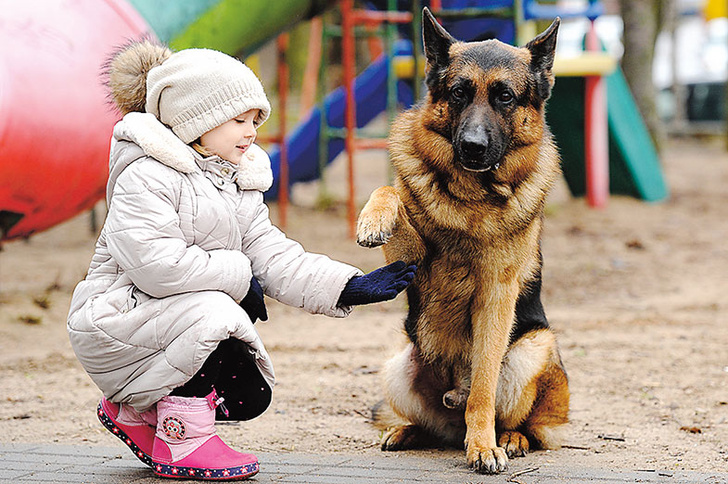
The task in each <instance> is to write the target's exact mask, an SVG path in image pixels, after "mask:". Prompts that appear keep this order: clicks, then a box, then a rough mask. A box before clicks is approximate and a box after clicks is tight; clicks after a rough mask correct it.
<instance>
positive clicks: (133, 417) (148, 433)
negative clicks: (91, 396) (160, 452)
mask: <svg viewBox="0 0 728 484" xmlns="http://www.w3.org/2000/svg"><path fill="white" fill-rule="evenodd" d="M96 415H97V416H98V417H99V420H100V421H101V423H102V424H103V425H104V427H106V429H107V430H108V431H109V432H111V433H112V434H114V435H116V436H117V437H119V438H120V439H121V441H122V442H124V443H125V444H126V445H127V447H129V448H130V449H131V451H132V452H134V455H135V456H137V458H138V459H139V460H140V461H142V462H144V463H145V464H146V465H148V466H151V465H152V448H153V446H154V432H155V429H156V425H157V411H156V408H155V407H152V408H151V409H149V410H147V411H144V412H137V411H136V410H134V409H133V408H132V407H131V406H129V405H126V404H123V403H112V402H110V401H108V400H107V399H106V398H102V399H101V401H100V402H99V407H98V409H97V413H96Z"/></svg>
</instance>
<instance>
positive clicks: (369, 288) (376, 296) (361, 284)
mask: <svg viewBox="0 0 728 484" xmlns="http://www.w3.org/2000/svg"><path fill="white" fill-rule="evenodd" d="M415 271H417V266H414V265H411V266H408V265H407V264H405V263H404V262H403V261H401V260H400V261H397V262H393V263H391V264H389V265H387V266H384V267H380V268H379V269H377V270H375V271H372V272H370V273H369V274H365V275H363V276H355V277H353V278H351V279H350V280H349V282H347V283H346V286H345V287H344V290H343V291H342V292H341V295H340V296H339V302H338V305H339V306H355V305H359V304H370V303H376V302H381V301H388V300H390V299H394V298H395V297H397V294H399V293H400V292H402V291H403V290H404V289H405V288H406V287H407V286H408V285H409V283H410V282H412V280H413V279H414V278H415Z"/></svg>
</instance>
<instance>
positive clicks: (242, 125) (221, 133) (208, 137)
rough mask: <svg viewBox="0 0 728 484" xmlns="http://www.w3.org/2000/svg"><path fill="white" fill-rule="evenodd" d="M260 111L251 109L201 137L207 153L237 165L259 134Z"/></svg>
mask: <svg viewBox="0 0 728 484" xmlns="http://www.w3.org/2000/svg"><path fill="white" fill-rule="evenodd" d="M259 111H260V110H259V109H251V110H250V111H246V112H244V113H243V114H241V115H240V116H237V117H235V118H233V119H231V120H229V121H226V122H224V123H222V124H221V125H220V126H218V127H217V128H213V129H211V130H210V131H208V132H207V133H205V134H203V135H202V136H200V144H201V145H202V147H203V148H205V149H206V150H207V151H209V152H211V153H214V154H216V155H217V156H219V157H220V158H222V159H223V160H227V161H229V162H230V163H233V164H235V165H237V164H238V163H240V160H241V159H242V156H243V153H245V152H246V151H248V148H250V145H252V144H253V142H254V141H255V137H256V136H257V134H258V132H257V129H258V122H257V119H258V115H259Z"/></svg>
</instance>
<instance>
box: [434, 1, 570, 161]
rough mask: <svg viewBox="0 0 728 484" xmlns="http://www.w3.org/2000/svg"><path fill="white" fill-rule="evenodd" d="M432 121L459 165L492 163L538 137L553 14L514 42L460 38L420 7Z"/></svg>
mask: <svg viewBox="0 0 728 484" xmlns="http://www.w3.org/2000/svg"><path fill="white" fill-rule="evenodd" d="M423 14H424V15H423V39H424V46H425V54H426V57H427V67H428V69H427V76H426V82H427V87H428V89H429V96H430V97H429V102H430V103H432V104H433V105H434V109H433V112H435V113H437V115H436V116H434V117H433V118H432V119H431V120H430V123H429V124H430V128H431V129H433V130H435V131H437V132H438V133H440V134H441V135H442V136H444V137H446V138H447V139H448V140H450V142H451V143H452V145H453V150H454V153H455V161H456V163H459V164H460V166H462V167H463V168H464V169H465V170H468V171H474V172H486V171H490V170H494V169H497V168H498V167H499V166H500V164H501V163H502V160H503V157H504V155H505V154H506V153H507V152H508V151H509V150H510V149H513V148H517V147H518V146H522V145H528V144H532V143H534V142H536V141H537V140H539V139H541V137H542V135H543V129H544V121H543V110H544V104H545V101H546V100H547V99H548V97H549V95H550V94H551V88H552V87H553V84H554V75H553V73H552V67H553V62H554V52H555V49H556V35H557V31H558V29H559V24H560V20H559V19H558V18H557V19H556V20H554V22H553V23H552V24H551V26H550V27H549V28H548V29H546V31H544V32H543V33H542V34H540V35H539V36H537V37H536V38H534V39H533V40H532V41H531V42H529V43H528V44H526V46H525V47H522V48H518V47H513V46H510V45H507V44H504V43H502V42H500V41H498V40H486V41H483V42H469V43H466V42H458V41H457V40H455V39H454V38H453V37H452V36H451V35H450V34H449V33H448V32H447V31H446V30H445V29H444V28H443V27H442V26H441V25H440V24H438V23H437V21H436V20H435V18H434V17H433V16H432V14H431V13H430V11H429V10H428V9H427V8H425V9H424V12H423Z"/></svg>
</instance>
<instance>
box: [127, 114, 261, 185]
mask: <svg viewBox="0 0 728 484" xmlns="http://www.w3.org/2000/svg"><path fill="white" fill-rule="evenodd" d="M114 139H116V140H121V139H126V140H129V141H132V142H133V143H135V144H136V145H138V146H139V147H140V148H141V149H142V150H143V151H144V153H145V154H147V155H148V156H151V157H152V158H154V159H155V160H157V161H159V162H160V163H162V164H164V165H167V166H168V167H170V168H172V169H174V170H177V171H179V172H180V173H193V172H195V171H199V170H200V168H199V166H198V164H197V161H196V160H197V159H199V158H201V155H200V154H199V153H197V152H196V151H195V150H194V149H192V148H191V147H190V146H188V145H186V144H185V143H184V142H183V141H182V140H181V139H179V138H178V137H177V136H176V135H175V134H174V133H173V132H172V130H170V129H169V128H167V127H166V126H165V125H163V124H162V123H161V122H160V121H159V120H158V119H157V118H156V117H155V116H154V115H153V114H149V113H137V112H133V113H129V114H127V115H126V116H124V118H123V119H122V120H121V121H120V122H118V123H117V124H116V126H115V127H114ZM237 184H238V186H239V187H240V188H241V189H242V190H259V191H261V192H264V191H266V190H268V189H269V188H270V187H271V185H273V171H272V170H271V167H270V158H268V154H267V153H266V152H265V151H264V150H263V149H262V148H261V147H259V146H258V145H255V144H254V145H252V146H251V147H250V148H249V149H248V151H247V152H246V153H245V154H244V155H243V160H242V162H241V163H240V165H239V166H238V177H237Z"/></svg>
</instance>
